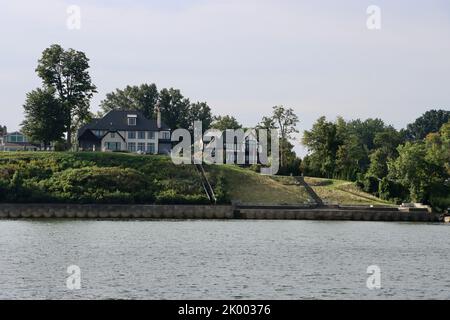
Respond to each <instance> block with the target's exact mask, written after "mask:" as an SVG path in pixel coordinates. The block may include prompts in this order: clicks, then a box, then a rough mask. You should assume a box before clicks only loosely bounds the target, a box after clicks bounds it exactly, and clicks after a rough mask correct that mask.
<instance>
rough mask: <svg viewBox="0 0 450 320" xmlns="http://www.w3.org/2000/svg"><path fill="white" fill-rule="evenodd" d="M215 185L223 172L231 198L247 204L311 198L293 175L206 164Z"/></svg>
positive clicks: (302, 200) (290, 202)
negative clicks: (279, 175)
mask: <svg viewBox="0 0 450 320" xmlns="http://www.w3.org/2000/svg"><path fill="white" fill-rule="evenodd" d="M205 170H206V172H207V176H208V179H209V180H210V181H211V184H213V185H214V182H215V181H216V179H217V177H218V176H219V175H220V174H222V175H224V177H225V178H226V181H227V189H228V193H229V195H230V198H231V200H233V201H239V202H241V203H248V204H302V203H308V202H311V200H310V198H309V196H308V194H307V192H306V190H305V189H304V188H303V187H302V186H299V185H298V184H297V183H296V181H295V179H294V178H292V177H271V176H264V175H261V174H259V173H256V172H253V171H251V170H248V169H243V168H240V167H238V166H233V165H218V166H205Z"/></svg>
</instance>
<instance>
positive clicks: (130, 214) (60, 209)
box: [0, 204, 233, 219]
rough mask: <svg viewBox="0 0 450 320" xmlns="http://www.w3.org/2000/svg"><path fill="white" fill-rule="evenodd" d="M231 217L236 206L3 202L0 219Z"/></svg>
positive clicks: (0, 208) (0, 206)
mask: <svg viewBox="0 0 450 320" xmlns="http://www.w3.org/2000/svg"><path fill="white" fill-rule="evenodd" d="M22 218H80V219H88V218H92V219H111V218H113V219H114V218H119V219H120V218H122V219H134V218H142V219H231V218H233V207H232V206H212V205H100V204H92V205H90V204H88V205H77V204H0V219H22Z"/></svg>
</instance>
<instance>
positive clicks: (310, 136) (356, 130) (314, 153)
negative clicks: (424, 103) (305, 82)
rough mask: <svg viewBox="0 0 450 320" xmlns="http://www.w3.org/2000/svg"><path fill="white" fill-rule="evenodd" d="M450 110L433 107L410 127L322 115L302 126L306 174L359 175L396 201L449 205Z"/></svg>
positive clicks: (361, 181)
mask: <svg viewBox="0 0 450 320" xmlns="http://www.w3.org/2000/svg"><path fill="white" fill-rule="evenodd" d="M449 120H450V111H446V110H431V111H427V112H426V113H424V114H423V115H422V116H421V117H419V118H418V119H417V120H416V121H415V122H414V123H411V124H409V125H407V127H406V129H402V130H399V131H398V130H396V129H395V128H394V127H392V126H390V125H386V124H385V123H384V121H382V120H380V119H367V120H365V121H361V120H359V119H358V120H351V121H345V120H344V119H343V118H341V117H339V118H338V119H337V120H336V121H334V122H331V121H327V119H326V118H325V117H321V118H319V119H318V120H317V121H316V122H315V123H314V125H313V127H312V129H311V130H306V131H304V134H303V138H302V143H303V144H304V145H305V146H306V147H307V149H308V150H309V155H307V156H306V157H305V158H304V159H303V162H302V165H301V167H302V172H303V174H305V175H307V176H316V177H325V178H337V179H345V180H352V181H356V182H357V183H358V185H359V186H360V187H361V188H362V189H364V191H366V192H370V193H372V194H374V195H376V196H379V197H381V198H382V199H385V200H391V201H395V202H403V201H413V202H423V203H428V204H432V205H433V206H434V207H436V208H440V209H445V208H447V207H448V206H450V181H449V178H450V122H449Z"/></svg>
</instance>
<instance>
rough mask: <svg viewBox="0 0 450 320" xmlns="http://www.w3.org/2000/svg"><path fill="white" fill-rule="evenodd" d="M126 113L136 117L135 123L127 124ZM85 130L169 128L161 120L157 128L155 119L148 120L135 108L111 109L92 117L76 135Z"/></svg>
mask: <svg viewBox="0 0 450 320" xmlns="http://www.w3.org/2000/svg"><path fill="white" fill-rule="evenodd" d="M128 115H131V116H135V117H137V119H136V125H135V126H130V125H128V120H127V119H128ZM86 130H105V131H159V130H170V128H169V127H168V126H167V125H166V124H165V123H163V122H161V128H160V129H158V126H157V124H156V120H154V119H152V120H149V119H147V118H146V117H144V115H143V114H142V113H141V112H140V111H135V110H112V111H110V112H108V113H107V114H105V116H104V117H103V118H101V119H94V120H92V121H91V122H90V123H88V124H86V125H84V126H82V127H81V128H80V130H79V131H78V136H81V135H83V133H84V132H85V131H86Z"/></svg>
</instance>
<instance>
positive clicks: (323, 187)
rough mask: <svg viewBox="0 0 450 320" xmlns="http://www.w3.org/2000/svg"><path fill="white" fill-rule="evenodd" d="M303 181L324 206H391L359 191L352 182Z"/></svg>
mask: <svg viewBox="0 0 450 320" xmlns="http://www.w3.org/2000/svg"><path fill="white" fill-rule="evenodd" d="M305 181H306V182H307V183H308V184H309V185H310V186H311V188H312V189H313V190H314V192H316V193H317V195H318V196H319V197H320V198H321V199H322V201H323V202H324V203H325V204H369V205H393V204H392V203H390V202H388V201H384V200H381V199H379V198H377V197H375V196H373V195H371V194H368V193H366V192H363V191H361V190H360V189H358V188H357V187H356V185H355V184H354V183H353V182H349V181H344V180H334V179H322V178H312V177H305Z"/></svg>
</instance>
